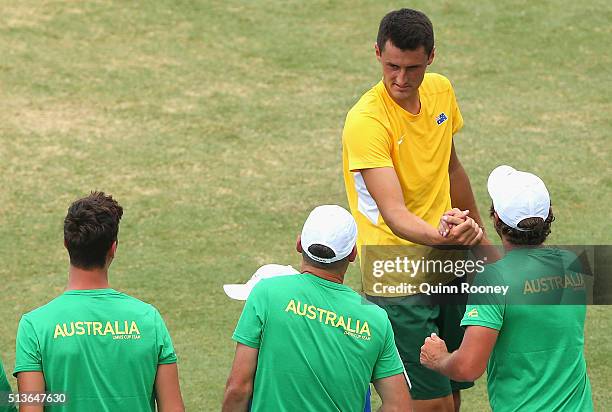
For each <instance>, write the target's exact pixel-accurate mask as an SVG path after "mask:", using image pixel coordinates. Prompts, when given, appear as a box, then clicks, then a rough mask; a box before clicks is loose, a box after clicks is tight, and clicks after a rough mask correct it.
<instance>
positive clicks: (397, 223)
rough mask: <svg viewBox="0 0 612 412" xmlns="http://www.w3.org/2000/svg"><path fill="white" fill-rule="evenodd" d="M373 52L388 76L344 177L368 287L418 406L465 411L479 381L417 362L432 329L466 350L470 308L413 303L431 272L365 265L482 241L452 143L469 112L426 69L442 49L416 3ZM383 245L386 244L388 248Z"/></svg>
mask: <svg viewBox="0 0 612 412" xmlns="http://www.w3.org/2000/svg"><path fill="white" fill-rule="evenodd" d="M375 49H376V58H377V59H378V61H379V62H380V63H381V66H382V71H383V79H382V81H380V82H379V83H378V84H376V85H375V86H374V87H373V88H372V89H370V90H369V91H368V92H366V93H365V94H364V95H363V96H362V97H361V99H360V100H359V101H358V102H357V104H355V106H354V107H353V108H352V109H351V110H350V111H349V113H348V115H347V118H346V123H345V126H344V131H343V136H342V146H343V165H344V166H343V168H344V181H345V186H346V191H347V195H348V200H349V205H350V208H351V211H352V213H353V216H354V217H355V220H356V221H357V225H358V233H359V237H358V240H357V245H358V246H359V250H360V260H361V265H362V273H363V289H364V292H365V293H366V295H367V297H368V299H370V300H372V301H374V302H375V303H377V304H379V305H381V306H383V307H384V308H385V310H387V313H388V315H389V318H390V320H391V323H392V325H393V329H394V331H395V335H396V345H397V347H398V350H399V352H400V355H401V357H402V360H403V362H404V364H405V367H406V370H407V372H408V375H409V376H410V380H411V381H412V382H413V387H412V390H411V393H412V397H413V399H415V403H414V405H415V410H416V411H429V410H436V411H446V410H448V411H452V410H455V409H456V410H458V408H459V404H460V397H459V390H460V389H464V388H467V387H470V386H472V385H473V383H457V382H452V381H450V380H449V379H448V378H446V377H444V376H442V375H440V374H438V373H436V372H433V371H430V370H427V369H426V368H424V367H423V366H422V365H421V364H420V362H419V352H420V351H419V349H420V346H421V344H422V342H423V340H424V339H425V337H427V336H429V335H431V333H437V334H438V335H442V336H443V337H444V338H445V340H446V342H447V344H449V345H450V346H457V347H458V346H459V344H460V343H461V338H462V336H463V331H462V329H461V328H460V326H459V322H460V320H461V317H462V315H463V309H464V307H457V306H456V305H454V306H453V305H445V306H438V305H432V304H429V303H428V302H426V301H425V302H426V304H422V305H416V304H414V302H415V301H414V300H413V301H411V302H408V304H405V303H406V296H407V295H415V297H416V298H417V299H418V298H419V294H418V293H419V292H418V290H417V291H416V292H415V291H414V290H412V293H411V292H410V291H409V290H404V289H401V288H394V286H397V285H399V284H404V283H406V282H407V283H411V284H413V285H416V284H418V283H421V282H425V281H429V282H431V281H433V280H432V278H428V277H427V276H431V274H429V275H428V274H427V273H425V272H423V271H419V272H418V273H417V272H415V273H413V274H412V276H406V274H405V273H404V274H402V273H397V272H394V273H386V274H384V276H383V275H381V274H378V275H373V273H371V271H370V270H369V269H368V268H366V266H367V265H368V263H366V262H370V261H371V260H372V259H373V258H372V256H379V257H380V255H381V254H382V256H384V258H385V259H388V260H392V259H393V257H396V256H398V254H404V255H409V256H410V258H411V259H412V260H414V261H416V260H419V259H436V258H440V257H441V256H443V255H442V252H440V250H439V249H431V248H429V247H427V245H429V246H437V245H452V244H454V245H468V246H469V245H476V244H479V243H480V242H481V241H482V240H483V236H484V233H483V231H482V228H481V227H482V222H481V219H480V216H479V214H478V210H477V208H476V202H475V201H474V195H473V193H472V189H471V187H470V182H469V179H468V177H467V174H466V173H465V171H464V169H463V167H462V166H461V163H460V162H459V159H458V158H457V155H456V153H455V148H454V145H453V135H454V134H455V133H457V132H458V131H459V130H460V129H461V127H462V126H463V118H462V116H461V112H460V111H459V108H458V106H457V102H456V99H455V94H454V91H453V88H452V86H451V84H450V82H449V81H448V79H446V78H445V77H444V76H441V75H439V74H433V73H428V74H426V73H425V72H426V69H427V66H429V65H430V64H431V63H432V61H433V59H434V53H435V50H434V35H433V28H432V25H431V22H430V21H429V19H428V18H427V16H425V15H424V14H423V13H421V12H418V11H415V10H411V9H401V10H397V11H393V12H391V13H389V14H387V15H386V16H385V17H384V18H383V19H382V21H381V24H380V28H379V32H378V38H377V43H376V46H375ZM439 225H440V226H439ZM438 227H439V228H438ZM383 245H385V247H386V248H387V249H384V248H383V249H382V250H381V249H380V246H383ZM389 246H391V248H389ZM377 247H378V249H377ZM368 248H369V249H368ZM366 254H367V258H366V256H365V255H366ZM454 278H455V276H454V275H453V274H452V273H451V274H450V275H448V274H447V276H446V277H445V278H436V281H440V282H441V283H444V284H446V283H448V282H451V281H453V280H454ZM398 291H399V292H398ZM421 297H422V295H421ZM421 301H422V300H419V301H417V302H421ZM400 303H401V304H400Z"/></svg>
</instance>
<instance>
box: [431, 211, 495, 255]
mask: <svg viewBox="0 0 612 412" xmlns="http://www.w3.org/2000/svg"><path fill="white" fill-rule="evenodd" d="M469 213H470V211H469V210H459V209H457V208H454V209H451V210H449V211H447V212H445V213H444V214H443V215H442V217H441V218H440V224H439V226H438V232H439V233H440V236H442V237H443V238H444V240H443V241H442V242H441V244H443V245H462V246H474V245H477V244H479V243H480V241H481V240H482V238H483V236H484V231H483V229H482V227H480V226H479V225H478V224H477V223H476V222H475V221H474V219H472V218H471V217H469Z"/></svg>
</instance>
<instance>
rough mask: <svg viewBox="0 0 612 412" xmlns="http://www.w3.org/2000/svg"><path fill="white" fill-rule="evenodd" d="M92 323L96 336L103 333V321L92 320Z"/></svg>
mask: <svg viewBox="0 0 612 412" xmlns="http://www.w3.org/2000/svg"><path fill="white" fill-rule="evenodd" d="M92 325H93V334H94V336H95V335H102V322H92ZM96 332H97V333H96Z"/></svg>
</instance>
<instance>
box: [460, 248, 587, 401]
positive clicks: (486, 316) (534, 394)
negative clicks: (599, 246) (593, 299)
mask: <svg viewBox="0 0 612 412" xmlns="http://www.w3.org/2000/svg"><path fill="white" fill-rule="evenodd" d="M576 266H579V265H577V258H576V256H575V255H573V254H572V253H570V252H567V251H563V250H559V249H551V248H533V249H513V250H511V251H510V252H509V253H508V254H507V255H506V256H505V257H504V258H503V259H501V260H500V261H497V262H495V263H493V264H491V265H487V266H486V267H485V271H484V272H482V273H481V274H478V275H477V276H476V279H475V282H474V284H475V285H477V286H510V289H509V292H508V293H507V295H506V296H503V295H501V294H490V295H482V296H479V297H472V296H470V301H469V302H468V305H467V307H466V312H465V315H464V317H463V320H462V321H461V325H462V326H484V327H487V328H491V329H496V330H498V331H499V335H498V337H497V342H496V344H495V347H494V348H493V352H492V353H491V357H490V358H489V363H488V366H487V375H488V391H489V402H490V403H491V408H492V409H493V410H494V411H495V412H502V411H503V412H506V411H509V412H510V411H543V410H546V411H572V412H573V411H580V412H584V411H592V410H593V402H592V399H591V385H590V383H589V378H588V376H587V369H586V362H585V359H584V321H585V316H586V306H585V304H584V303H585V302H586V300H585V299H586V298H585V296H586V295H585V288H584V280H583V278H582V276H583V275H582V274H580V273H579V272H577V271H576ZM475 302H477V304H474V303H475ZM567 302H572V303H578V302H581V303H582V304H572V305H569V304H566V303H567ZM553 303H555V304H553Z"/></svg>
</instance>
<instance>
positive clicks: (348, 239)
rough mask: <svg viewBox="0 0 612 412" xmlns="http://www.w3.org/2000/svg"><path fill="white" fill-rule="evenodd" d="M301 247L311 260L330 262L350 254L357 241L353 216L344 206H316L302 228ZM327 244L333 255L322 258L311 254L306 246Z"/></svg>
mask: <svg viewBox="0 0 612 412" xmlns="http://www.w3.org/2000/svg"><path fill="white" fill-rule="evenodd" d="M301 241H302V249H304V252H306V254H307V255H308V257H310V258H311V259H312V260H315V261H317V262H321V263H332V262H337V261H339V260H342V259H344V258H345V257H347V256H348V255H350V254H351V252H352V251H353V248H354V247H355V242H356V241H357V224H356V223H355V219H353V216H352V215H351V214H350V213H349V212H348V211H347V210H346V209H344V208H342V207H340V206H336V205H323V206H318V207H316V208H315V209H314V210H313V211H312V212H310V215H308V219H306V222H304V227H303V228H302V236H301ZM317 244H318V245H323V246H327V247H328V248H330V249H331V250H332V251H333V252H334V255H335V256H334V257H331V258H322V257H319V256H315V255H313V254H312V253H311V252H310V251H309V250H308V248H309V247H310V246H312V245H317Z"/></svg>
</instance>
